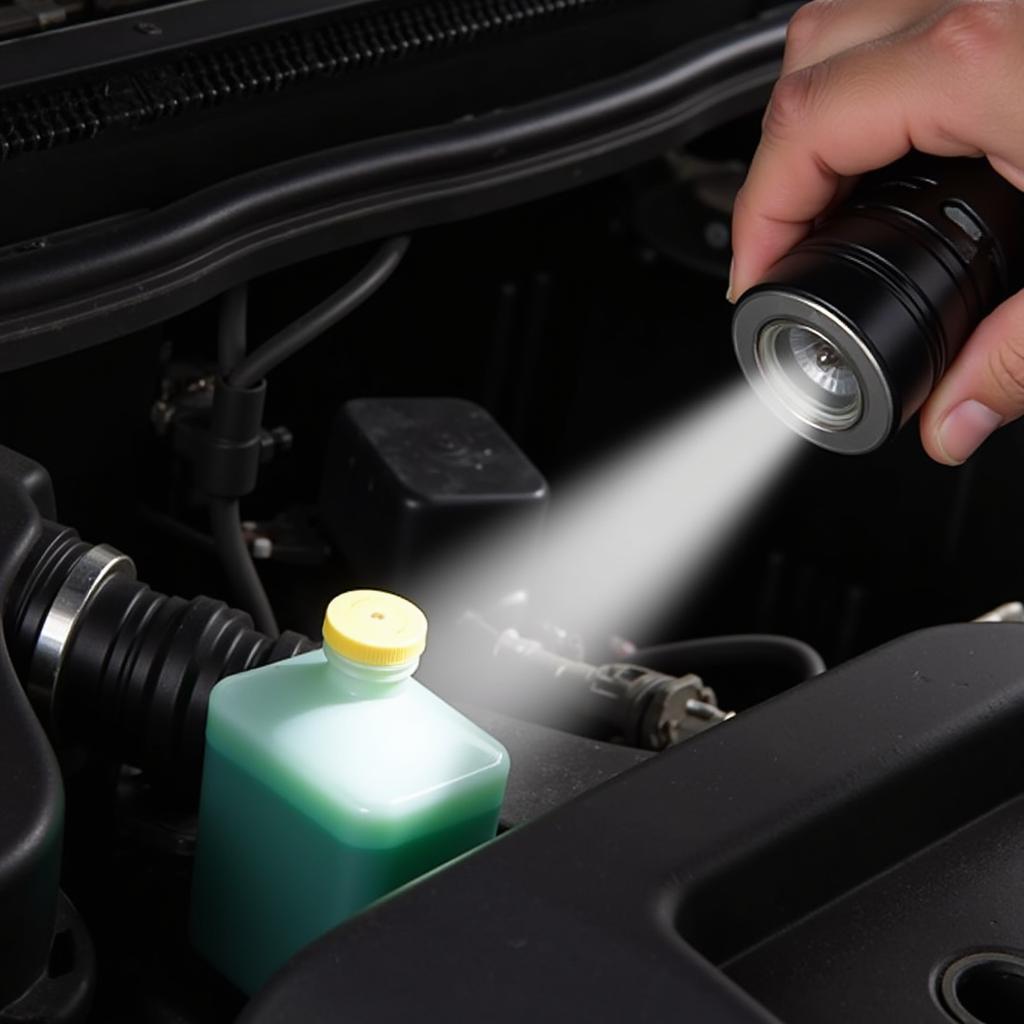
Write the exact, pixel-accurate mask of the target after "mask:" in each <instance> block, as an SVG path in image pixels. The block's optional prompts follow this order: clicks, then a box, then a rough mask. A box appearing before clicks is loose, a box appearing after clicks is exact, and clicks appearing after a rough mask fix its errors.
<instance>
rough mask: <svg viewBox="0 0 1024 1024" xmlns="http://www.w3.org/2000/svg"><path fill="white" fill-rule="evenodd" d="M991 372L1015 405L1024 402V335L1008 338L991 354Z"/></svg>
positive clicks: (999, 386) (999, 387)
mask: <svg viewBox="0 0 1024 1024" xmlns="http://www.w3.org/2000/svg"><path fill="white" fill-rule="evenodd" d="M989 373H990V375H991V377H992V381H993V383H994V384H995V385H996V387H997V388H998V389H999V391H1000V392H1001V393H1002V394H1003V396H1005V397H1006V398H1007V399H1008V400H1009V401H1010V402H1011V403H1013V404H1014V405H1015V406H1020V405H1022V404H1024V337H1022V338H1013V339H1008V340H1006V341H1004V342H1003V344H1001V345H998V346H997V347H996V348H994V349H993V350H992V352H991V354H990V356H989Z"/></svg>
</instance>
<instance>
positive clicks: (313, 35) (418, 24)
mask: <svg viewBox="0 0 1024 1024" xmlns="http://www.w3.org/2000/svg"><path fill="white" fill-rule="evenodd" d="M620 2H624V0H432V2H427V3H421V4H415V5H410V6H407V7H400V8H396V9H392V10H388V11H377V12H374V13H367V14H363V15H360V16H350V17H347V18H346V17H339V18H337V19H335V20H333V21H330V22H328V23H321V24H317V25H313V26H310V27H307V28H302V29H295V30H291V31H287V32H283V33H279V34H277V35H274V36H270V37H268V38H261V39H257V40H251V41H248V42H245V43H240V44H238V45H235V46H232V47H223V48H219V49H213V50H209V51H193V52H188V53H185V54H183V55H179V56H176V57H173V58H169V59H167V60H166V61H164V62H162V63H159V64H156V65H151V66H147V67H143V68H140V69H138V70H135V71H132V72H131V73H124V74H119V75H109V76H105V77H99V78H96V79H94V80H92V81H85V82H83V83H81V84H79V85H76V86H75V87H73V88H64V89H55V90H53V91H50V92H41V93H39V94H32V93H28V94H26V95H23V96H21V97H19V98H17V99H11V100H6V101H4V102H0V161H3V160H8V159H11V158H12V157H15V156H18V155H19V154H22V153H27V152H32V151H36V150H41V149H50V148H52V147H54V146H60V145H65V144H68V143H72V142H78V141H81V140H83V139H91V138H95V137H96V136H97V135H100V134H101V133H102V132H104V131H106V130H107V129H110V128H125V127H138V126H140V125H146V124H152V123H154V122H156V121H159V120H162V119H164V118H168V117H174V116H177V115H180V114H183V113H185V112H187V111H194V110H197V109H203V108H207V107H212V106H216V105H219V104H222V103H226V102H229V101H231V100H234V99H238V98H241V97H245V96H250V95H254V94H259V93H267V92H277V91H280V90H283V89H287V88H289V87H290V86H293V85H295V84H297V83H299V82H305V81H308V80H311V79H318V78H328V77H331V76H336V75H341V74H348V73H352V72H357V71H359V70H361V69H365V68H368V67H375V66H378V65H381V64H384V63H391V62H396V61H399V60H403V59H405V58H407V57H409V56H411V55H413V54H419V53H425V52H428V51H432V50H439V49H442V48H446V47H453V46H461V45H466V44H470V43H472V42H474V41H477V40H479V39H481V38H483V37H486V36H493V35H495V34H497V33H499V32H504V31H508V30H511V29H516V28H519V27H521V26H526V25H535V24H537V23H538V22H539V21H540V20H542V19H549V18H556V17H564V16H566V15H568V14H571V13H573V12H578V11H580V10H583V9H585V8H596V7H599V6H601V7H603V6H608V5H610V4H615V3H620Z"/></svg>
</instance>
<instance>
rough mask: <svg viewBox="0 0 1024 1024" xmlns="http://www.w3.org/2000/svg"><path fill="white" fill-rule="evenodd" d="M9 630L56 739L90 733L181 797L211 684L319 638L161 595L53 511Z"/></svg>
mask: <svg viewBox="0 0 1024 1024" xmlns="http://www.w3.org/2000/svg"><path fill="white" fill-rule="evenodd" d="M5 629H6V634H7V637H8V643H9V645H10V648H11V654H12V659H13V661H14V664H15V668H16V669H17V672H18V675H19V677H20V678H21V680H22V683H23V685H25V687H26V688H27V689H28V692H29V696H30V698H31V700H32V703H33V704H34V706H35V708H36V711H37V713H39V714H40V716H41V717H42V719H43V721H44V722H45V723H47V726H48V729H49V731H50V733H51V735H52V736H53V737H54V739H55V740H56V741H57V742H58V743H59V744H73V743H75V742H76V741H85V740H88V742H89V744H90V746H93V747H96V748H99V749H102V750H103V751H105V752H106V753H108V754H109V755H110V756H111V757H112V758H114V759H116V760H118V761H121V762H123V763H126V764H130V765H134V766H135V767H137V768H141V769H142V770H144V771H145V772H146V773H147V777H148V778H149V780H150V781H151V782H152V783H154V784H155V785H158V786H160V787H161V788H162V789H163V790H164V791H165V792H167V793H168V794H169V795H173V796H176V797H179V798H181V799H182V800H191V799H193V798H194V796H195V794H196V793H197V792H198V785H199V780H200V777H201V771H202V754H203V735H204V728H205V724H206V704H207V700H208V698H209V694H210V690H212V688H213V686H214V684H216V683H217V682H218V681H219V680H220V679H222V678H224V677H225V676H227V675H232V674H234V673H236V672H244V671H246V670H247V669H251V668H256V667H258V666H260V665H266V664H269V663H270V662H273V661H280V660H282V659H284V658H290V657H292V656H293V655H295V654H299V653H301V652H303V651H307V650H310V649H311V648H312V644H311V643H310V641H309V640H308V639H307V638H306V637H304V636H300V635H299V634H297V633H284V634H282V635H281V636H280V637H279V638H277V639H276V640H272V639H270V638H269V637H267V636H265V635H264V634H262V633H259V632H257V631H256V630H255V629H253V624H252V619H251V618H250V617H249V616H248V615H246V614H245V613H244V612H240V611H236V610H234V609H232V608H229V607H228V606H227V605H225V604H223V603H222V602H220V601H215V600H212V599H211V598H208V597H197V598H194V599H192V600H190V601H186V600H185V599H183V598H180V597H169V596H167V595H165V594H160V593H157V592H156V591H153V590H151V589H150V588H149V587H147V586H146V585H145V584H144V583H139V582H138V581H137V580H136V579H135V567H134V566H133V565H132V563H131V561H130V560H129V559H128V558H127V557H126V556H124V555H122V554H121V553H120V552H118V551H115V550H114V549H113V548H109V547H106V546H105V545H98V546H93V545H91V544H87V543H86V542H84V541H82V540H81V539H80V538H79V537H78V535H77V534H76V533H75V531H74V530H70V529H68V528H67V527H63V526H60V525H59V524H57V523H53V522H48V521H44V522H43V524H42V530H41V533H40V536H39V538H38V539H37V540H36V542H35V545H34V547H33V549H32V551H31V552H30V553H29V554H28V556H27V557H26V558H25V560H24V562H23V568H22V570H21V572H20V573H19V575H18V576H17V578H16V579H15V582H14V585H13V586H12V588H11V593H10V596H9V599H8V604H7V611H6V615H5Z"/></svg>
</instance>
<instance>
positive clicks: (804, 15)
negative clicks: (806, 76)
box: [786, 0, 831, 57]
mask: <svg viewBox="0 0 1024 1024" xmlns="http://www.w3.org/2000/svg"><path fill="white" fill-rule="evenodd" d="M830 6H831V3H830V2H829V0H811V2H810V3H806V4H804V5H803V7H801V8H800V9H799V10H798V11H797V12H796V13H795V14H794V15H793V17H792V18H790V20H789V25H788V26H787V28H786V53H787V55H791V56H794V57H799V55H800V54H801V53H803V52H805V51H806V50H807V49H809V48H810V47H811V46H812V45H813V43H814V42H815V41H816V40H817V39H818V38H819V37H820V35H821V32H822V30H823V29H824V27H825V22H826V20H827V18H828V14H829V8H830Z"/></svg>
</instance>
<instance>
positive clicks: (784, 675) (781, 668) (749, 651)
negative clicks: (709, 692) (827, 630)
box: [629, 633, 825, 710]
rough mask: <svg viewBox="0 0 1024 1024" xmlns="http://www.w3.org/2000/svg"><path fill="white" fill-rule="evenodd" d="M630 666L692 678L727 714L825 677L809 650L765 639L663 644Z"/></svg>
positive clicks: (721, 638) (727, 638)
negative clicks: (715, 695) (702, 684)
mask: <svg viewBox="0 0 1024 1024" xmlns="http://www.w3.org/2000/svg"><path fill="white" fill-rule="evenodd" d="M629 660H630V661H631V662H633V663H635V664H637V665H643V666H644V667H645V668H650V669H654V670H655V671H658V672H666V673H668V674H669V675H676V676H678V675H683V674H685V673H687V672H695V673H696V674H697V675H699V676H700V677H701V678H702V679H703V680H704V682H706V683H707V684H708V685H709V686H712V687H714V689H715V690H716V692H717V693H718V697H719V700H720V702H721V703H722V706H723V707H728V708H730V710H739V709H741V708H744V707H750V706H751V705H753V704H757V703H759V702H760V701H762V700H767V699H768V698H769V697H773V696H775V695H776V694H778V693H781V692H782V691H783V690H788V689H789V688H790V687H792V686H796V685H797V684H799V683H802V682H805V681H806V680H808V679H810V678H811V677H812V676H817V675H821V673H822V672H824V671H825V660H824V658H822V656H821V655H820V654H819V653H818V652H817V651H816V650H815V649H814V648H813V647H811V646H810V645H809V644H805V643H804V642H803V641H802V640H797V639H796V638H795V637H789V636H776V635H774V634H770V633H749V634H740V635H736V636H713V637H706V638H703V639H700V640H684V641H682V642H681V643H674V644H662V645H660V646H658V647H647V648H645V649H642V650H639V651H637V652H636V653H635V654H633V655H631V656H630V659H629Z"/></svg>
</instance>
